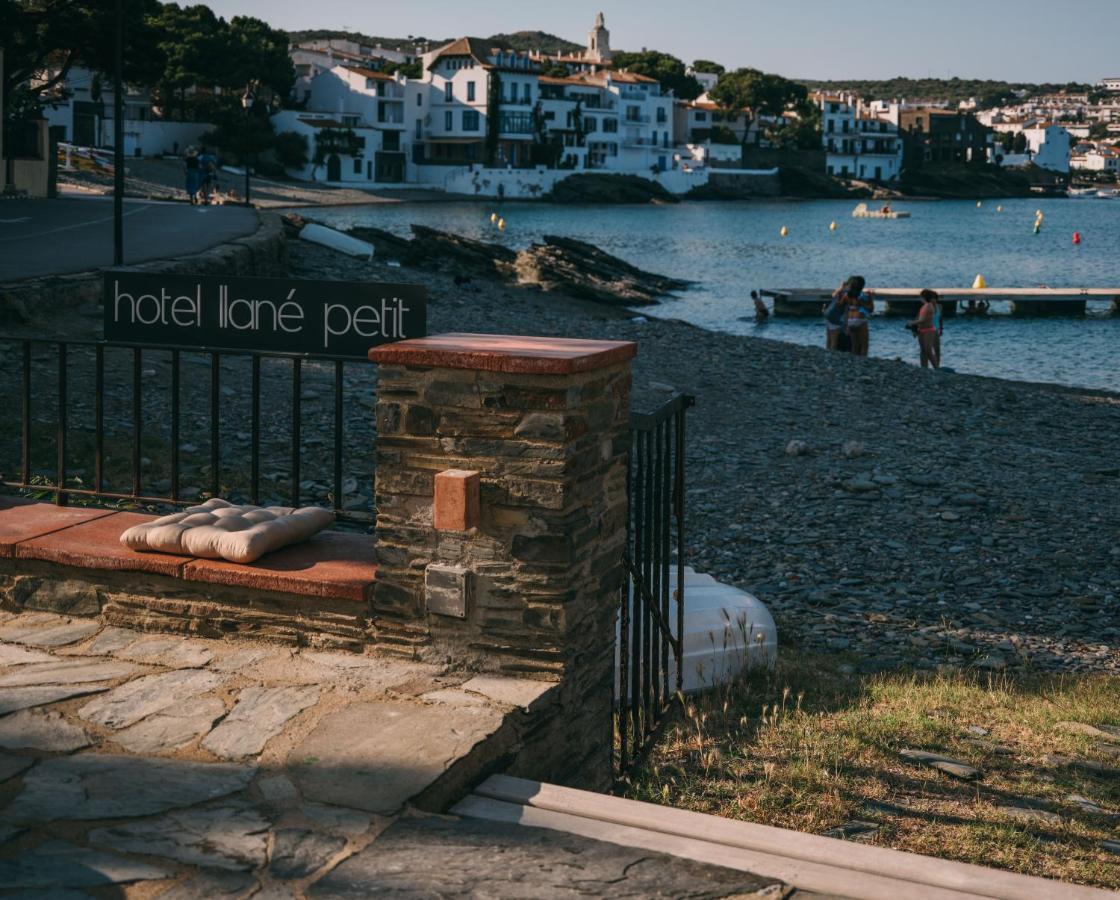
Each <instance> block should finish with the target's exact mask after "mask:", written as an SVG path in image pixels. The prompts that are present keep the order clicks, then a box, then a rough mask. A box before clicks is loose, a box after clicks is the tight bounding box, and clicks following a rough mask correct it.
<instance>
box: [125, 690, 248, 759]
mask: <svg viewBox="0 0 1120 900" xmlns="http://www.w3.org/2000/svg"><path fill="white" fill-rule="evenodd" d="M225 711H226V707H225V704H224V703H222V701H221V700H220V699H218V698H217V697H194V698H192V699H190V700H185V701H184V702H182V703H180V704H178V705H177V706H173V707H170V708H169V709H165V710H163V711H162V712H158V713H155V714H154V715H151V716H148V717H147V718H146V719H143V720H141V721H139V722H137V723H136V724H135V725H130V726H129V727H128V728H125V729H123V730H122V731H118V732H117V733H116V734H115V735H113V741H114V742H115V743H117V744H120V746H122V747H124V748H125V749H126V750H129V751H131V752H132V753H167V752H170V751H172V750H178V749H179V748H180V747H182V746H184V745H185V744H189V743H190V742H191V741H193V740H195V739H196V738H198V737H201V736H202V735H204V734H206V733H207V732H209V731H210V729H211V728H213V727H214V723H215V722H217V721H218V719H220V718H221V717H222V716H223V715H225Z"/></svg>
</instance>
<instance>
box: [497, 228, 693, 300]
mask: <svg viewBox="0 0 1120 900" xmlns="http://www.w3.org/2000/svg"><path fill="white" fill-rule="evenodd" d="M515 269H516V271H517V277H518V281H519V282H520V283H521V284H530V285H537V286H538V287H540V288H541V290H544V291H563V292H564V293H567V294H571V295H572V296H573V297H582V298H583V299H586V300H595V301H597V302H599V303H615V304H620V305H623V306H642V305H646V304H650V303H656V302H657V301H658V299H659V298H660V297H663V296H665V295H666V294H668V293H671V292H672V291H678V290H683V289H684V288H685V287H687V286H688V283H687V282H685V281H680V280H678V279H675V278H666V277H665V276H663V275H657V274H654V273H652V272H646V271H644V270H642V269H639V268H638V267H637V266H632V265H630V263H628V262H626V261H624V260H621V259H619V258H618V257H617V256H611V254H609V253H605V252H603V251H602V250H600V249H599V248H598V247H595V246H593V245H592V244H587V243H584V242H583V241H577V240H574V239H573V238H564V237H556V236H554V235H545V237H544V243H543V244H533V245H532V246H531V247H529V249H527V250H522V251H521V252H520V253H519V254H518V255H517V262H516V264H515Z"/></svg>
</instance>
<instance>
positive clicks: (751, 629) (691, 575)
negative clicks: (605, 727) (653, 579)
mask: <svg viewBox="0 0 1120 900" xmlns="http://www.w3.org/2000/svg"><path fill="white" fill-rule="evenodd" d="M669 584H670V585H671V586H672V593H671V594H670V599H669V623H670V627H671V629H672V630H673V631H676V622H677V601H676V598H675V597H674V596H673V593H675V592H676V584H677V568H676V566H670V567H669ZM630 612H631V615H630V621H631V622H633V612H634V598H633V594H631V597H630ZM619 625H620V619H616V622H615V629H616V632H617V630H618V628H619ZM682 643H683V649H684V670H683V674H684V677H683V679H682V681H683V684H682V688H683V690H684V692H685V693H686V694H688V693H695V692H696V691H701V690H705V689H707V688H710V687H714V686H716V685H718V684H725V683H727V682H729V681H731V680H732V679H733V678H734V677H735V676H736V675H738V674H739V673H740V672H741V671H743V670H744V669H756V668H770V667H771V666H773V665H774V663H775V662H776V661H777V658H778V630H777V628H776V626H775V625H774V619H773V617H772V616H771V615H770V610H768V609H767V608H766V606H765V605H764V604H763V603H762V601H761V600H759V599H758V598H757V597H755V596H754V595H753V594H748V593H747V592H746V591H741V590H739V588H736V587H732V586H731V585H728V584H721V583H720V582H718V581H716V580H715V579H714V578H713V577H712V576H711V575H701V574H699V573H698V572H696V571H695V570H694V569H692V568H691V567H690V566H685V569H684V641H683V642H682ZM618 662H619V651H618V649H617V645H616V650H615V690H616V693H617V690H618ZM676 678H677V666H676V661H675V660H674V658H673V654H672V653H670V654H669V684H670V686H672V685H675V684H676Z"/></svg>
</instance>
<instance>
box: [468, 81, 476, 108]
mask: <svg viewBox="0 0 1120 900" xmlns="http://www.w3.org/2000/svg"><path fill="white" fill-rule="evenodd" d="M467 102H468V103H473V102H474V82H473V81H468V82H467Z"/></svg>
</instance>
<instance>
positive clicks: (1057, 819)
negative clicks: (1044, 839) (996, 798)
mask: <svg viewBox="0 0 1120 900" xmlns="http://www.w3.org/2000/svg"><path fill="white" fill-rule="evenodd" d="M996 810H997V811H998V812H999V813H1000V814H1001V815H1003V816H1006V817H1007V818H1009V819H1014V820H1015V821H1016V822H1025V823H1028V824H1029V823H1041V824H1043V825H1058V824H1061V821H1062V817H1061V816H1059V815H1058V814H1057V813H1053V812H1049V811H1048V810H1045V809H1032V808H1030V807H1025V806H997V807H996Z"/></svg>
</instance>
